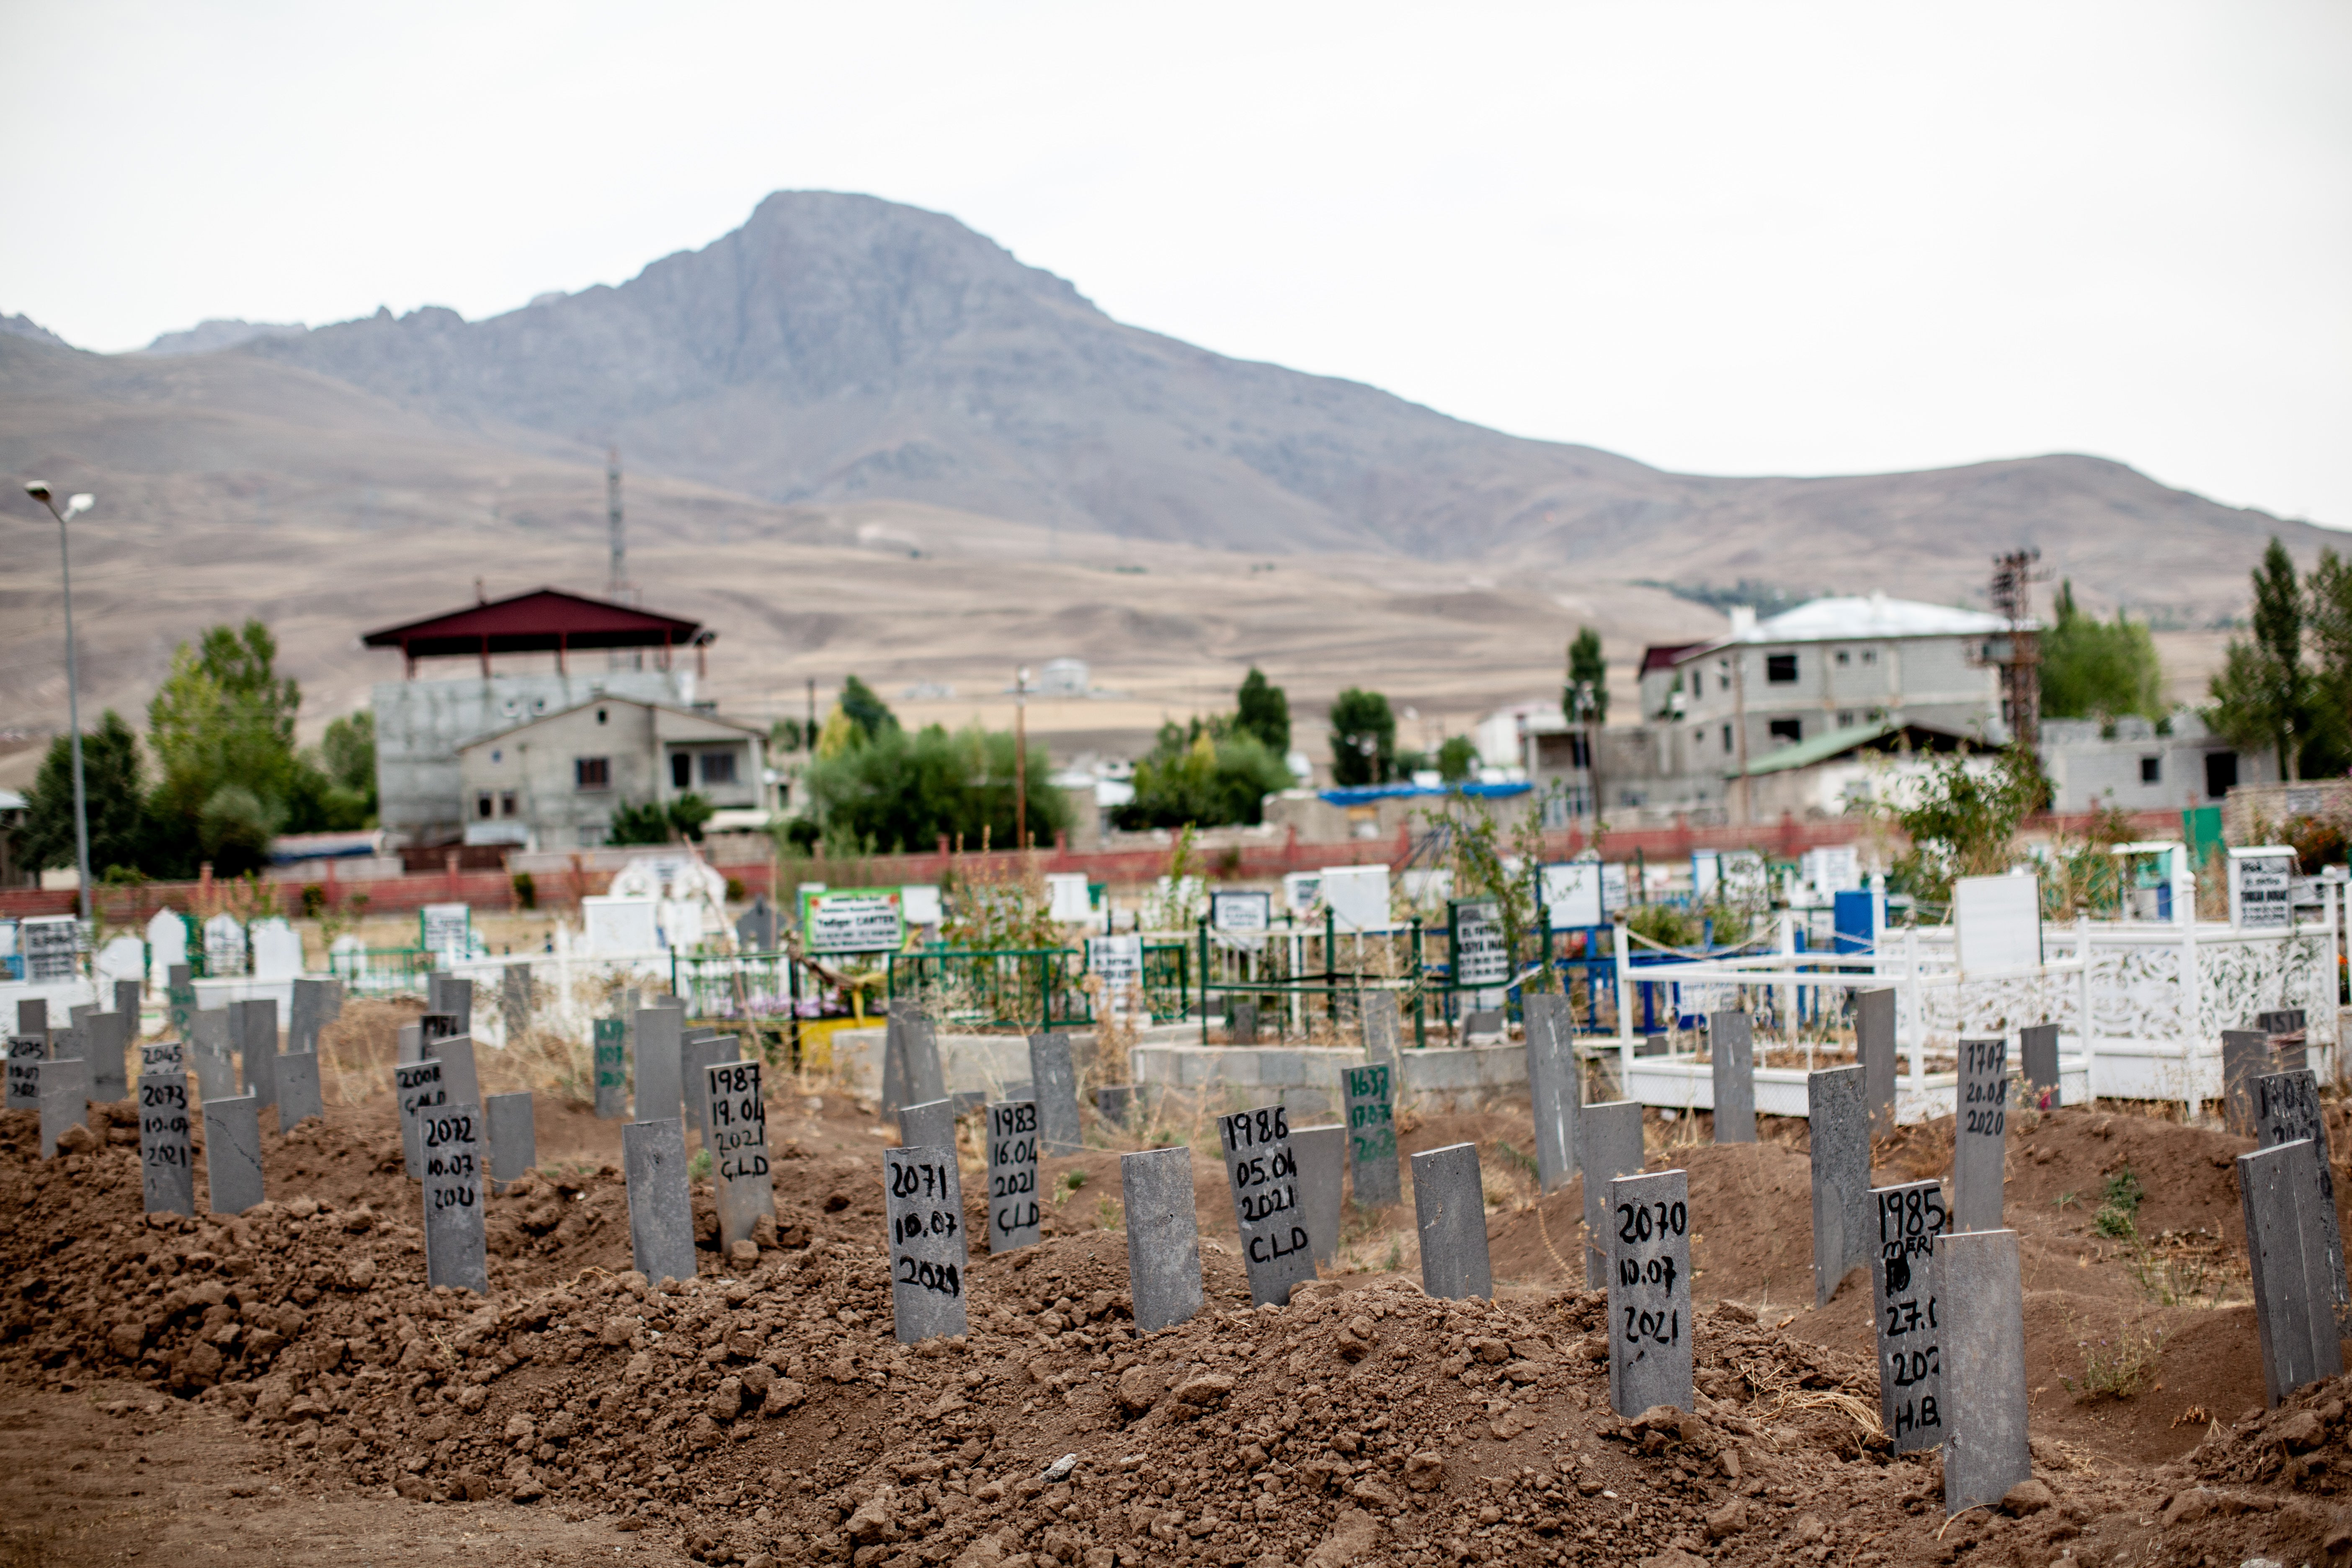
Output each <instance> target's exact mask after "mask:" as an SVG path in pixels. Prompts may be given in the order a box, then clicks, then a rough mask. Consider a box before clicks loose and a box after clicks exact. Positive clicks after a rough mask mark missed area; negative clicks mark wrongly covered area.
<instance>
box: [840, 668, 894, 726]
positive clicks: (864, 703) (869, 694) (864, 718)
mask: <svg viewBox="0 0 2352 1568" xmlns="http://www.w3.org/2000/svg"><path fill="white" fill-rule="evenodd" d="M841 710H842V711H843V712H844V713H845V714H847V715H848V716H849V721H850V722H851V723H853V724H855V725H856V726H857V728H858V729H859V731H862V732H863V733H864V734H865V736H866V739H867V740H869V741H871V740H874V739H877V737H879V736H880V735H881V733H882V731H885V730H896V729H897V728H898V715H897V714H896V713H893V712H891V711H890V705H889V704H888V703H887V702H885V701H883V700H882V699H881V698H880V697H878V696H877V695H876V694H875V690H874V689H873V688H872V687H870V686H868V685H866V682H864V681H862V680H860V679H857V677H856V676H854V675H853V676H851V677H850V678H849V679H846V680H845V681H843V682H842V683H841Z"/></svg>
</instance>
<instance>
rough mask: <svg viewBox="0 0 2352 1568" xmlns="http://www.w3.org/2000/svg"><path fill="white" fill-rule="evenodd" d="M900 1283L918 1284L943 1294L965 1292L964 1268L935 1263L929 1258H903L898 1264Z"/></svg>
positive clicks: (951, 1294) (960, 1293) (955, 1294)
mask: <svg viewBox="0 0 2352 1568" xmlns="http://www.w3.org/2000/svg"><path fill="white" fill-rule="evenodd" d="M898 1283H899V1284H901V1285H918V1286H920V1287H921V1288H922V1289H926V1290H931V1291H936V1292H937V1293H938V1294H940V1295H942V1296H961V1295H962V1294H963V1270H962V1269H961V1268H957V1267H956V1266H955V1265H954V1264H952V1263H933V1262H931V1261H930V1260H929V1259H928V1258H900V1259H898Z"/></svg>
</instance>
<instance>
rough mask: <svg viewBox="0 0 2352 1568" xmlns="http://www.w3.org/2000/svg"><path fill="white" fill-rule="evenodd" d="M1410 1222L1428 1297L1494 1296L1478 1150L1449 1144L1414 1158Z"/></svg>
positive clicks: (1424, 1289) (1473, 1145)
mask: <svg viewBox="0 0 2352 1568" xmlns="http://www.w3.org/2000/svg"><path fill="white" fill-rule="evenodd" d="M1412 1217H1413V1225H1414V1227H1415V1228H1416V1229H1417V1230H1418V1231H1419V1232H1420V1235H1421V1289H1422V1290H1423V1293H1424V1294H1426V1295H1430V1296H1434V1297H1437V1298H1439V1299H1440V1300H1460V1299H1461V1298H1463V1297H1465V1296H1486V1297H1489V1298H1491V1297H1492V1296H1493V1295H1494V1294H1495V1274H1494V1269H1493V1268H1491V1267H1490V1266H1489V1264H1488V1261H1487V1256H1486V1189H1485V1187H1484V1186H1483V1185H1482V1184H1480V1182H1479V1180H1478V1145H1476V1144H1475V1143H1449V1144H1447V1145H1445V1146H1444V1148H1442V1149H1432V1150H1429V1151H1428V1152H1425V1153H1420V1154H1415V1155H1414V1156H1413V1157H1412Z"/></svg>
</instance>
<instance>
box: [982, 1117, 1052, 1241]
mask: <svg viewBox="0 0 2352 1568" xmlns="http://www.w3.org/2000/svg"><path fill="white" fill-rule="evenodd" d="M1044 1218H1045V1211H1044V1210H1043V1209H1042V1208H1040V1207H1039V1205H1038V1197H1037V1104H1036V1102H1035V1101H1034V1100H997V1101H995V1102H993V1103H992V1104H991V1105H990V1106H989V1107H988V1250H989V1251H991V1252H992V1253H994V1252H1011V1251H1013V1250H1014V1249H1015V1248H1018V1247H1027V1246H1030V1245H1031V1244H1032V1243H1034V1242H1035V1241H1036V1240H1037V1238H1038V1237H1039V1236H1041V1235H1042V1234H1044V1233H1043V1232H1042V1231H1041V1230H1040V1228H1039V1226H1040V1225H1041V1224H1042V1222H1043V1220H1044Z"/></svg>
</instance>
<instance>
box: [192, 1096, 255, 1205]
mask: <svg viewBox="0 0 2352 1568" xmlns="http://www.w3.org/2000/svg"><path fill="white" fill-rule="evenodd" d="M205 1195H206V1196H207V1198H209V1199H210V1201H211V1204H212V1211H213V1213H215V1214H243V1213H244V1212H245V1211H246V1210H247V1209H249V1208H251V1207H253V1206H254V1205H256V1204H258V1203H260V1202H261V1201H262V1198H263V1197H264V1196H265V1194H264V1193H263V1190H262V1181H261V1102H260V1101H259V1100H256V1099H255V1098H254V1097H253V1096H251V1095H249V1094H233V1095H226V1096H223V1097H222V1098H221V1099H219V1100H205Z"/></svg>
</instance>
